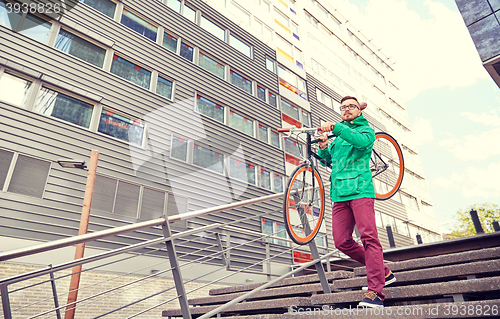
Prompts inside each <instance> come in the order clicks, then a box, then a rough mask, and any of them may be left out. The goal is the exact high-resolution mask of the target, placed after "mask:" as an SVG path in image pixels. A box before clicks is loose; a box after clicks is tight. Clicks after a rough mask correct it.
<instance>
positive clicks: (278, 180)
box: [273, 174, 283, 193]
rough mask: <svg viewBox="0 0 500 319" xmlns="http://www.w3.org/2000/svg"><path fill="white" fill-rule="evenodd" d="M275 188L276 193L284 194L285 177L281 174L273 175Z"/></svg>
mask: <svg viewBox="0 0 500 319" xmlns="http://www.w3.org/2000/svg"><path fill="white" fill-rule="evenodd" d="M273 186H274V191H275V192H276V193H282V192H283V177H282V176H281V175H279V174H274V175H273Z"/></svg>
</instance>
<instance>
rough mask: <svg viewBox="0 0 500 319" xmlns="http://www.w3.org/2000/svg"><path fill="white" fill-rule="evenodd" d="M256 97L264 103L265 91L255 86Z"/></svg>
mask: <svg viewBox="0 0 500 319" xmlns="http://www.w3.org/2000/svg"><path fill="white" fill-rule="evenodd" d="M257 97H258V98H259V99H261V100H262V101H264V102H265V101H266V89H264V88H263V87H260V86H259V85H257Z"/></svg>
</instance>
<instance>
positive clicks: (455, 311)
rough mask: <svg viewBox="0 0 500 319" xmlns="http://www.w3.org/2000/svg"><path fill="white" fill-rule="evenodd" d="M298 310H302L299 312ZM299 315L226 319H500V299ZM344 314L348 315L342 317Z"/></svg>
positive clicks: (286, 314) (295, 313)
mask: <svg viewBox="0 0 500 319" xmlns="http://www.w3.org/2000/svg"><path fill="white" fill-rule="evenodd" d="M295 310H298V308H295ZM301 311H302V312H301V313H299V312H288V313H284V314H259V315H249V316H233V317H224V319H296V318H307V319H324V318H342V319H373V318H383V319H401V318H412V319H424V318H436V319H448V318H479V317H489V318H498V316H499V314H500V299H495V300H480V301H464V302H446V303H431V304H420V305H410V306H393V307H385V308H383V310H382V309H379V310H378V312H377V310H375V309H372V310H370V309H364V308H360V309H359V310H358V309H357V308H354V309H352V310H350V309H349V308H346V309H329V310H322V311H323V312H322V313H321V312H319V311H317V312H316V314H314V312H313V310H311V312H310V313H309V314H308V313H307V312H306V311H307V308H303V309H301ZM342 311H344V312H343V313H342Z"/></svg>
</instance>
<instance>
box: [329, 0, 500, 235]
mask: <svg viewBox="0 0 500 319" xmlns="http://www.w3.org/2000/svg"><path fill="white" fill-rule="evenodd" d="M332 4H333V5H334V6H336V7H337V9H338V10H339V11H340V12H341V13H342V12H345V15H346V16H348V17H349V20H350V22H351V23H352V24H353V25H354V26H355V27H356V28H357V29H358V30H360V31H361V32H362V33H363V34H364V35H365V36H366V37H368V38H369V39H373V41H372V42H373V43H374V44H375V45H376V46H377V47H378V48H380V49H382V52H383V53H384V54H385V55H386V56H388V57H391V61H394V62H396V63H395V64H394V66H393V67H394V69H395V75H396V77H397V79H398V86H399V88H400V92H401V97H402V98H403V99H404V100H403V104H404V105H405V106H406V107H407V113H408V116H409V119H410V123H411V124H412V129H413V134H414V137H415V141H416V144H417V145H418V151H419V154H420V159H421V161H422V166H423V169H424V172H425V174H426V178H427V184H428V188H429V191H430V193H431V197H432V200H433V204H434V209H435V212H436V217H437V219H438V221H439V223H440V226H441V230H442V231H443V232H447V231H448V230H449V229H450V227H453V226H454V225H455V223H456V222H455V221H454V220H455V219H454V218H455V216H456V212H457V211H458V210H466V209H468V207H469V206H471V205H473V204H482V203H494V204H500V89H499V88H498V86H497V85H496V84H495V82H494V81H493V80H492V79H491V77H490V76H489V74H488V73H487V71H486V70H485V69H484V67H483V66H482V63H481V60H480V58H479V55H478V53H477V51H476V48H475V46H474V43H473V42H472V39H471V37H470V34H469V32H468V31H467V28H466V26H465V24H464V21H463V19H462V16H461V15H460V12H459V11H458V8H457V6H456V4H455V1H454V0H406V1H405V0H350V1H348V0H337V1H335V2H334V3H332ZM353 14H354V15H353Z"/></svg>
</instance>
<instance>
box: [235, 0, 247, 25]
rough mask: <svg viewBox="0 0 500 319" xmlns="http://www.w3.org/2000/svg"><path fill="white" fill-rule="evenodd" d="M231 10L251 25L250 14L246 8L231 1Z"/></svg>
mask: <svg viewBox="0 0 500 319" xmlns="http://www.w3.org/2000/svg"><path fill="white" fill-rule="evenodd" d="M230 10H231V12H233V13H234V14H235V15H236V16H237V17H238V18H239V19H241V21H242V22H244V23H246V24H248V25H250V14H249V13H248V12H247V11H246V10H244V9H243V8H242V7H240V6H239V5H237V4H236V3H234V2H233V1H231V5H230Z"/></svg>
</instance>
